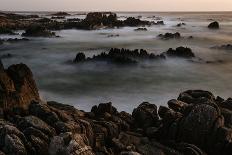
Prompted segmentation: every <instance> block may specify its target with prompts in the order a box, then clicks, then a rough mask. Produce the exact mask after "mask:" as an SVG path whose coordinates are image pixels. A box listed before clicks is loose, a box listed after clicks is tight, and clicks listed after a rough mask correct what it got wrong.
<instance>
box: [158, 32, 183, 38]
mask: <svg viewBox="0 0 232 155" xmlns="http://www.w3.org/2000/svg"><path fill="white" fill-rule="evenodd" d="M158 37H159V38H161V39H164V40H169V39H180V38H181V35H180V33H179V32H176V33H165V34H160V35H158Z"/></svg>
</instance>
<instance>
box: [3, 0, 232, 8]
mask: <svg viewBox="0 0 232 155" xmlns="http://www.w3.org/2000/svg"><path fill="white" fill-rule="evenodd" d="M0 4H1V5H0V10H5V11H7V10H9V11H15V10H17V11H61V10H62V11H232V0H0Z"/></svg>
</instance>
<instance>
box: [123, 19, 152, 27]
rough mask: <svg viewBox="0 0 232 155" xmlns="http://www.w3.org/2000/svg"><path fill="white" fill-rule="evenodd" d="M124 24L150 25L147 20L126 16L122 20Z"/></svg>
mask: <svg viewBox="0 0 232 155" xmlns="http://www.w3.org/2000/svg"><path fill="white" fill-rule="evenodd" d="M124 24H125V26H145V25H151V23H150V22H149V21H142V20H140V19H136V18H134V17H128V18H127V19H126V20H125V21H124Z"/></svg>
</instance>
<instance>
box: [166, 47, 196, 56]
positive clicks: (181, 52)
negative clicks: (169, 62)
mask: <svg viewBox="0 0 232 155" xmlns="http://www.w3.org/2000/svg"><path fill="white" fill-rule="evenodd" d="M164 54H166V55H167V56H169V57H182V58H193V57H195V54H194V53H193V52H192V50H191V49H190V48H187V47H182V46H181V47H177V48H176V49H172V48H169V50H168V51H167V52H165V53H164Z"/></svg>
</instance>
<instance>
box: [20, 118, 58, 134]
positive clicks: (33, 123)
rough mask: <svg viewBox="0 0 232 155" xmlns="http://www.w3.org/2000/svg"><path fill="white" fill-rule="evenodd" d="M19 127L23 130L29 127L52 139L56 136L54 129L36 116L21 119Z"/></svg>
mask: <svg viewBox="0 0 232 155" xmlns="http://www.w3.org/2000/svg"><path fill="white" fill-rule="evenodd" d="M17 126H18V127H19V128H20V129H23V130H25V129H27V128H29V127H33V128H35V129H38V130H40V131H41V132H43V133H44V134H46V135H48V136H50V137H52V136H54V135H55V130H54V129H53V128H52V127H50V126H49V125H48V124H47V123H45V122H44V121H42V120H41V119H39V118H38V117H35V116H26V117H23V118H20V119H19V120H18V122H17Z"/></svg>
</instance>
